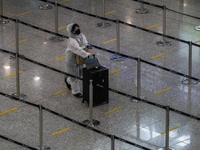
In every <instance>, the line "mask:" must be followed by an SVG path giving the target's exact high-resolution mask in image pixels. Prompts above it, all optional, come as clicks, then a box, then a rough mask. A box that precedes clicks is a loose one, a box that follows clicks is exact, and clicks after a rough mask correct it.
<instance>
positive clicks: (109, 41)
mask: <svg viewBox="0 0 200 150" xmlns="http://www.w3.org/2000/svg"><path fill="white" fill-rule="evenodd" d="M116 40H117V39H112V40H108V41H105V42H103V43H102V44H108V43H111V42H114V41H116Z"/></svg>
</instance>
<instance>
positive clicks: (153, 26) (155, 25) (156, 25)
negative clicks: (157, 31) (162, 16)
mask: <svg viewBox="0 0 200 150" xmlns="http://www.w3.org/2000/svg"><path fill="white" fill-rule="evenodd" d="M158 26H160V24H159V23H158V24H154V25H152V26H149V27H147V28H146V29H152V28H155V27H158Z"/></svg>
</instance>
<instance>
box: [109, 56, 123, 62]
mask: <svg viewBox="0 0 200 150" xmlns="http://www.w3.org/2000/svg"><path fill="white" fill-rule="evenodd" d="M110 60H116V61H124V57H122V56H118V55H113V56H111V57H110Z"/></svg>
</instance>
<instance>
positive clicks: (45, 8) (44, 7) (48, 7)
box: [39, 4, 53, 10]
mask: <svg viewBox="0 0 200 150" xmlns="http://www.w3.org/2000/svg"><path fill="white" fill-rule="evenodd" d="M52 8H53V7H52V6H51V5H49V4H43V5H40V6H39V9H41V10H49V9H52Z"/></svg>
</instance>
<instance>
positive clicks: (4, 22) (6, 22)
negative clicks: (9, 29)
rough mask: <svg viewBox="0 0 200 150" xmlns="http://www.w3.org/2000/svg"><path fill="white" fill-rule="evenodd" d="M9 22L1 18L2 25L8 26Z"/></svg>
mask: <svg viewBox="0 0 200 150" xmlns="http://www.w3.org/2000/svg"><path fill="white" fill-rule="evenodd" d="M8 23H9V21H8V20H5V19H3V18H0V24H8Z"/></svg>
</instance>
